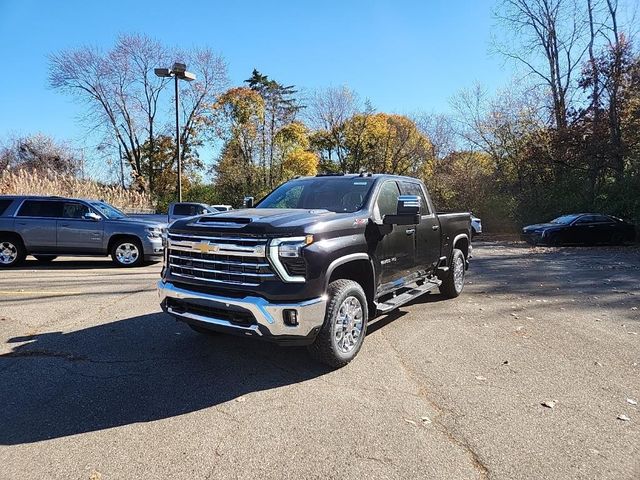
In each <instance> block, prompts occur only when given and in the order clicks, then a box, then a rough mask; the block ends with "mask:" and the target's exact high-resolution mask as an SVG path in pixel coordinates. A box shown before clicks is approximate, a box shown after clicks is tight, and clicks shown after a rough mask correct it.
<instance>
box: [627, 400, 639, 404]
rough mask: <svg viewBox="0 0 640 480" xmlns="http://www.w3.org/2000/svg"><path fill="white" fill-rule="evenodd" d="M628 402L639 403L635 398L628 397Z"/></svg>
mask: <svg viewBox="0 0 640 480" xmlns="http://www.w3.org/2000/svg"><path fill="white" fill-rule="evenodd" d="M627 403H630V404H631V405H637V404H638V401H637V400H634V399H633V398H627Z"/></svg>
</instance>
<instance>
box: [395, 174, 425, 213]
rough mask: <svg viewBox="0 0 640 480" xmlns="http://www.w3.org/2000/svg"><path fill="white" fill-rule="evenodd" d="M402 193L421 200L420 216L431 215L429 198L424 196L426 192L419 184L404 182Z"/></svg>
mask: <svg viewBox="0 0 640 480" xmlns="http://www.w3.org/2000/svg"><path fill="white" fill-rule="evenodd" d="M402 193H403V194H405V195H417V196H419V197H420V200H421V207H420V214H421V215H430V214H431V212H430V211H429V204H428V203H427V197H426V196H425V194H424V190H423V189H422V186H421V185H420V184H419V183H413V182H402Z"/></svg>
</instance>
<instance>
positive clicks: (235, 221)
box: [197, 215, 252, 227]
mask: <svg viewBox="0 0 640 480" xmlns="http://www.w3.org/2000/svg"><path fill="white" fill-rule="evenodd" d="M251 221H252V220H251V218H246V217H245V218H237V217H235V218H234V217H222V218H221V217H219V216H215V215H214V216H208V215H205V216H204V217H200V218H198V221H197V223H206V224H212V223H215V224H216V225H224V224H228V223H230V224H232V225H229V226H230V227H232V226H240V225H247V224H248V223H251Z"/></svg>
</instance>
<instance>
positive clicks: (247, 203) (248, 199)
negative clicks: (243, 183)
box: [242, 197, 253, 208]
mask: <svg viewBox="0 0 640 480" xmlns="http://www.w3.org/2000/svg"><path fill="white" fill-rule="evenodd" d="M242 204H243V205H244V208H253V197H244V201H243V202H242Z"/></svg>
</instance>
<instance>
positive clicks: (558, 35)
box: [496, 0, 588, 129]
mask: <svg viewBox="0 0 640 480" xmlns="http://www.w3.org/2000/svg"><path fill="white" fill-rule="evenodd" d="M582 15H583V14H582V12H581V10H580V9H579V8H578V6H577V4H576V0H503V1H502V3H501V4H500V6H499V7H498V9H497V11H496V17H497V18H498V19H499V20H500V21H501V22H502V23H503V24H504V25H505V26H506V28H507V31H508V34H509V35H508V39H507V40H505V41H503V42H501V43H498V42H497V44H496V47H497V50H498V51H499V52H500V53H501V54H503V55H505V56H506V57H508V58H511V59H513V60H515V61H517V62H518V63H520V64H522V65H524V66H525V67H526V68H527V69H528V70H529V72H530V73H532V74H533V75H535V76H537V77H539V78H540V79H541V80H542V82H543V84H544V85H545V86H546V87H548V88H549V90H550V93H551V98H552V110H553V118H554V121H555V125H556V127H557V128H560V129H563V128H566V126H567V110H568V103H569V100H570V98H569V97H570V93H571V92H570V89H571V88H572V87H573V86H574V74H575V72H576V69H579V67H580V64H581V62H582V59H583V57H584V54H585V52H586V50H587V48H588V46H586V45H585V39H584V30H585V28H586V27H585V26H586V25H587V24H588V22H585V21H583V19H582Z"/></svg>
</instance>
